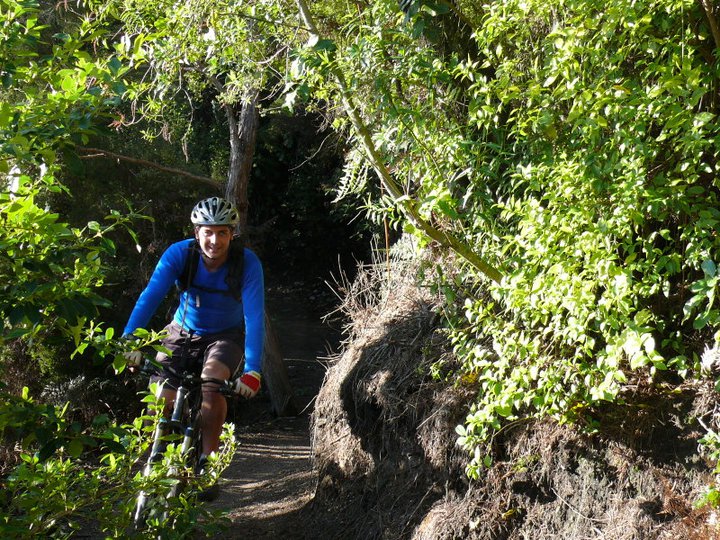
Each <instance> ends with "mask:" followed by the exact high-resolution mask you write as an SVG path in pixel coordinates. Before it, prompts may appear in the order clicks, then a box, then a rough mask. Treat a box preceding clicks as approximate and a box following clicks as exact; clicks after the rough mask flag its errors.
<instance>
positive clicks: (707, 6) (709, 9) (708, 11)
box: [700, 0, 720, 49]
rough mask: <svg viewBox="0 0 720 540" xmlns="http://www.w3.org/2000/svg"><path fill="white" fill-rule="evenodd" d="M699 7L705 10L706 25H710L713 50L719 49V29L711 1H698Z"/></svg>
mask: <svg viewBox="0 0 720 540" xmlns="http://www.w3.org/2000/svg"><path fill="white" fill-rule="evenodd" d="M700 5H701V6H702V8H703V9H704V10H705V15H706V16H707V19H708V23H709V24H710V31H711V32H712V35H713V39H714V40H715V49H720V28H719V27H718V22H717V19H716V18H715V12H714V9H713V4H712V2H711V0H700Z"/></svg>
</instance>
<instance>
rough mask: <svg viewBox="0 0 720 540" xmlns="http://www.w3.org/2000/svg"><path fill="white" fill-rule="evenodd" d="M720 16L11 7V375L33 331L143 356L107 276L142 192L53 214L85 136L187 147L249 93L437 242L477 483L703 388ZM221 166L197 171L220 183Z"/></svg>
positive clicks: (3, 168) (335, 180) (365, 6)
mask: <svg viewBox="0 0 720 540" xmlns="http://www.w3.org/2000/svg"><path fill="white" fill-rule="evenodd" d="M717 16H718V7H717V6H713V5H712V4H711V3H710V2H704V1H703V2H692V1H689V0H687V1H684V0H654V1H642V0H640V1H636V0H632V1H631V0H609V1H608V2H604V3H602V4H598V3H597V2H591V1H587V0H585V1H583V0H577V1H570V0H543V1H538V0H517V1H506V2H486V3H484V4H478V3H477V2H473V1H465V0H455V1H450V2H445V1H438V2H435V1H429V0H402V1H400V2H397V1H395V0H379V1H373V2H354V3H348V2H338V1H335V0H321V1H317V2H312V3H307V2H305V0H297V2H289V1H284V0H254V1H249V2H230V1H227V2H216V1H211V0H190V1H188V2H184V3H180V4H177V3H173V2H167V1H165V0H144V1H143V2H135V1H134V0H108V1H102V0H91V1H88V2H78V3H73V2H65V3H60V4H58V5H55V4H52V3H47V2H39V1H33V0H22V1H15V0H0V23H1V24H0V38H1V39H2V46H0V81H1V82H2V86H1V87H0V96H1V97H2V101H1V103H0V174H2V175H3V182H4V186H5V189H4V190H3V192H2V195H0V204H1V207H0V213H1V215H2V220H0V228H1V230H2V234H0V238H2V240H0V242H1V243H2V250H0V276H1V277H2V282H3V283H4V284H5V285H3V296H2V299H0V317H1V318H0V321H2V325H3V334H2V338H1V340H0V346H2V348H3V351H2V353H1V355H0V358H2V360H3V365H4V366H5V367H4V369H5V370H7V369H9V368H8V367H7V366H9V365H11V364H12V362H11V361H10V360H9V359H10V358H13V357H14V356H17V355H18V354H19V353H18V351H19V350H20V349H22V347H36V346H37V344H38V343H39V342H40V343H44V342H52V343H53V344H57V343H61V344H62V343H65V346H64V348H63V346H62V345H60V349H59V350H61V351H66V356H67V357H68V358H67V360H68V361H70V358H69V357H70V356H73V353H74V354H80V355H83V354H86V355H87V354H92V355H95V356H96V357H100V358H101V359H105V361H106V362H112V361H115V362H116V368H118V369H119V370H122V368H123V365H122V360H117V359H116V353H117V351H118V347H119V345H117V344H116V343H115V342H116V340H115V339H113V337H114V332H113V330H112V326H110V325H108V324H107V321H104V320H102V318H101V314H102V310H103V308H106V307H108V306H110V305H112V303H113V302H116V301H117V299H115V298H106V297H105V296H103V295H102V294H100V291H99V290H98V288H99V287H101V286H102V285H103V283H104V282H105V280H106V277H107V276H108V273H109V272H110V270H109V266H110V265H112V264H113V263H112V261H113V257H114V256H115V252H116V243H117V242H122V243H124V244H125V245H129V246H131V247H132V245H133V244H141V243H142V241H141V240H139V239H138V237H137V234H136V233H135V232H134V227H135V226H136V224H137V223H138V220H139V216H138V215H137V214H136V213H135V211H134V210H133V209H134V208H136V207H137V206H139V205H140V203H141V202H144V201H143V199H142V197H141V196H138V198H137V199H136V200H129V201H128V202H129V205H128V206H127V207H126V208H130V209H131V210H129V211H126V209H121V210H118V208H105V209H104V211H105V214H104V215H105V216H107V219H106V221H104V222H100V221H91V222H90V223H87V224H85V225H80V226H76V225H71V224H69V223H70V219H71V218H70V217H69V216H67V215H63V214H61V213H60V212H59V210H58V209H55V208H53V207H52V205H53V204H57V205H58V208H60V206H61V204H60V203H58V202H57V201H62V200H63V198H64V197H72V196H73V193H72V190H71V188H70V187H69V186H71V185H72V186H76V187H75V188H74V189H78V190H81V189H82V186H83V182H85V181H86V180H85V179H83V178H82V177H73V174H72V170H73V169H72V167H70V165H71V164H72V163H74V162H75V161H76V160H77V159H78V156H79V155H80V154H82V153H83V151H82V147H85V146H87V144H88V142H90V141H93V140H102V141H104V142H105V144H107V145H108V146H107V148H105V150H108V151H111V150H112V149H113V145H117V146H120V145H122V144H123V143H122V142H121V141H122V140H123V138H124V137H126V136H127V134H129V133H133V134H137V133H142V134H143V136H145V137H147V140H157V138H158V137H160V136H164V137H165V139H166V140H167V141H170V143H171V144H175V145H176V146H179V147H181V148H182V152H184V156H185V159H186V160H187V159H188V158H189V157H191V156H190V154H192V153H193V152H200V151H201V150H200V147H201V146H202V144H201V138H199V137H198V138H193V136H194V135H193V134H197V133H199V132H200V131H201V130H202V129H205V128H204V127H203V125H204V126H207V125H208V124H209V123H210V124H212V123H213V122H214V124H213V125H214V128H213V129H218V130H219V131H222V132H224V131H226V130H230V132H231V133H232V130H233V123H234V122H235V121H239V118H240V116H241V114H242V113H243V111H245V112H247V111H248V110H250V109H249V107H250V105H252V107H253V108H254V109H253V110H258V111H259V113H258V114H259V115H260V116H261V118H263V119H264V121H269V119H272V118H274V117H278V115H286V116H287V115H290V116H292V115H300V114H309V113H310V114H314V115H317V117H318V118H322V120H323V123H324V125H325V127H326V128H331V129H332V130H333V137H334V139H333V140H334V141H335V144H336V145H337V148H340V149H341V151H340V156H341V163H340V165H339V169H338V168H336V169H332V170H331V168H330V167H329V168H328V169H327V171H326V173H327V174H326V177H325V178H322V179H321V180H322V182H323V184H324V185H326V186H329V187H331V188H332V190H333V192H334V194H335V197H336V200H337V201H341V202H342V201H350V202H349V203H347V204H353V205H356V207H357V209H359V210H361V211H363V212H364V216H365V217H366V218H367V220H368V221H369V222H371V223H375V224H381V223H383V222H385V223H387V225H388V227H391V228H394V229H395V230H396V231H403V232H404V233H405V234H410V235H415V236H416V237H417V239H418V241H419V242H420V244H421V245H422V246H424V247H427V248H428V251H430V252H432V253H434V254H436V255H438V254H439V255H438V256H436V258H435V263H433V265H432V266H430V267H428V268H427V269H426V271H425V273H424V276H423V279H425V280H426V281H427V282H429V283H430V284H431V285H432V286H434V287H436V288H437V289H438V290H440V291H443V292H444V294H445V298H446V305H445V307H444V316H445V323H446V326H447V329H448V330H447V332H448V336H449V339H450V340H451V342H452V344H453V347H454V352H455V354H456V357H457V360H458V362H457V363H456V364H453V365H447V366H444V367H441V368H440V369H439V372H440V373H441V374H442V377H444V378H445V380H446V382H447V384H449V385H466V386H467V387H468V388H470V389H471V391H472V395H473V396H474V397H473V400H472V402H471V403H468V410H469V413H468V415H467V419H466V422H465V423H464V424H463V425H461V426H458V429H457V431H458V436H459V442H460V444H461V445H463V447H465V448H466V449H467V450H468V466H467V471H468V474H469V475H470V476H473V477H477V476H478V475H480V474H482V468H483V466H486V465H489V464H490V461H489V459H487V456H488V454H489V452H488V450H487V448H488V446H487V445H488V444H489V441H490V439H491V437H492V436H493V434H494V433H496V432H497V431H498V430H500V429H502V427H503V426H504V425H507V424H508V423H509V422H513V421H517V420H520V419H523V418H528V417H546V416H547V417H551V418H553V419H555V420H558V421H562V422H578V423H580V424H581V425H583V426H586V427H588V428H589V429H590V430H602V425H599V424H598V423H597V422H596V421H595V419H594V417H593V412H594V410H595V409H596V407H598V406H599V405H601V404H603V403H607V402H616V403H622V401H623V399H624V396H625V395H626V393H627V392H629V391H630V390H631V389H637V388H639V387H642V386H647V385H649V386H658V387H663V388H669V389H672V388H673V387H674V386H676V385H679V384H681V383H682V381H684V380H687V379H688V378H693V377H699V376H702V374H701V370H700V367H701V366H700V360H701V356H702V354H703V351H705V350H706V349H710V350H715V349H716V347H717V341H718V339H720V336H719V335H718V329H719V328H720V310H719V308H718V305H717V304H716V292H717V285H718V280H719V279H720V277H719V272H718V258H719V255H720V238H719V237H718V232H717V228H718V222H719V220H720V210H719V209H718V188H719V187H720V185H719V180H718V172H719V171H718V168H719V167H720V165H719V164H718V152H720V123H719V122H718V112H719V110H718V107H719V105H720V95H719V93H718V92H719V90H720V88H719V85H718V83H719V77H718V74H719V72H718V54H719V53H720V31H719V30H718V24H717ZM217 111H225V114H224V115H223V114H217ZM208 119H209V120H208ZM223 137H224V135H223V136H217V139H215V140H216V141H220V140H222V138H223ZM230 140H231V141H232V137H230ZM190 142H192V143H193V144H194V145H195V147H194V148H193V144H190ZM217 144H218V145H220V144H221V143H220V142H218V143H217ZM230 144H232V143H230ZM318 144H319V143H318ZM140 147H141V145H140V144H138V145H136V146H134V147H131V149H132V148H134V149H135V150H136V151H139V148H140ZM230 154H232V152H230ZM226 155H227V154H223V153H222V152H217V153H215V154H214V155H213V158H212V159H205V160H204V161H203V160H202V159H199V160H198V162H199V163H204V165H200V169H202V168H204V170H200V171H199V173H200V174H202V175H203V176H205V177H207V178H211V179H212V180H213V181H216V182H217V183H218V185H222V184H224V183H227V182H228V180H229V178H230V174H231V171H233V164H232V163H231V162H230V161H228V162H222V160H221V159H220V158H219V157H218V156H226ZM186 163H187V162H186ZM178 164H179V165H178ZM176 165H178V166H180V167H182V166H184V165H183V162H182V159H179V160H178V162H177V163H176ZM304 181H308V180H307V179H305V180H304ZM254 182H255V183H261V182H262V178H257V177H256V176H254V173H250V186H251V188H250V189H252V185H253V183H254ZM105 189H107V190H109V191H112V190H113V189H114V187H113V186H112V185H107V186H105ZM295 189H296V190H303V189H304V188H303V186H302V182H298V183H296V184H295ZM303 193H304V192H303ZM358 201H361V202H358ZM73 219H74V218H73ZM120 230H122V231H127V232H126V233H123V234H117V233H118V231H120ZM108 235H109V236H108ZM123 253H124V251H123ZM68 345H69V349H68ZM92 351H94V352H92ZM113 359H115V360H113ZM4 395H5V397H4V398H3V401H2V402H1V403H0V406H2V408H3V409H2V411H0V430H2V432H3V434H4V436H5V437H6V438H7V437H10V438H14V439H15V440H16V441H21V440H23V441H26V444H23V445H21V446H22V448H23V452H26V453H27V455H28V456H30V455H33V453H34V452H36V451H37V449H38V445H40V447H42V448H46V453H44V454H42V457H43V458H44V459H49V458H50V456H51V454H53V452H55V451H59V450H60V449H61V448H64V449H65V451H67V450H68V448H69V446H68V445H69V444H70V443H69V442H68V441H70V440H71V439H72V440H74V439H73V437H75V435H73V436H68V435H67V434H60V435H56V436H53V437H50V439H48V440H52V441H54V442H53V443H52V445H51V446H47V442H48V440H44V439H42V437H41V436H33V437H31V438H29V439H28V438H25V439H23V437H25V435H26V433H29V432H30V431H32V430H33V429H35V427H36V426H33V425H32V424H31V422H32V421H34V420H29V419H28V417H27V416H22V415H21V414H20V412H19V411H20V409H22V408H23V407H27V406H28V403H31V402H32V400H31V397H29V396H28V395H27V394H20V393H19V391H18V389H16V388H12V387H10V386H7V385H6V388H5V391H4ZM22 410H25V409H22ZM23 414H24V413H23ZM39 414H40V415H41V416H42V414H50V413H48V412H43V413H39ZM53 414H54V413H53ZM33 418H34V419H35V420H38V418H39V417H33ZM63 429H64V428H63ZM73 429H74V428H73ZM78 437H79V436H78ZM117 437H119V436H117ZM75 438H77V437H75ZM46 439H47V437H46ZM118 440H119V438H118ZM43 442H44V443H45V446H43ZM86 442H87V441H86ZM83 444H84V443H83ZM83 444H81V443H75V446H73V450H72V451H70V454H71V456H72V457H78V456H79V455H80V453H81V451H82V449H83V448H84V446H83ZM713 444H714V443H713ZM88 445H90V443H88ZM85 446H87V445H85ZM115 450H117V449H115ZM115 450H113V451H115ZM28 459H30V458H28ZM26 463H29V462H27V461H26ZM23 466H25V465H23ZM18 489H21V487H19V488H18Z"/></svg>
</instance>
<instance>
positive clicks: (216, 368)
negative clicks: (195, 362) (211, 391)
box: [202, 358, 230, 381]
mask: <svg viewBox="0 0 720 540" xmlns="http://www.w3.org/2000/svg"><path fill="white" fill-rule="evenodd" d="M202 376H203V377H205V378H209V379H220V380H223V381H227V380H228V379H229V378H230V368H228V367H227V366H226V365H225V364H223V363H222V362H221V361H220V360H217V359H215V358H208V359H207V361H206V362H205V364H204V365H203V369H202Z"/></svg>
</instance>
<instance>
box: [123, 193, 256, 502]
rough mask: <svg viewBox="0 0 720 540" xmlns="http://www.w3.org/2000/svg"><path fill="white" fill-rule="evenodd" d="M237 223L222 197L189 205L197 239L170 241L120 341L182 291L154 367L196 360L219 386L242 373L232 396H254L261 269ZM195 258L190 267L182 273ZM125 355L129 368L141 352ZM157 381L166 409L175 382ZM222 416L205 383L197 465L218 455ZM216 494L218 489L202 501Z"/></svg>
mask: <svg viewBox="0 0 720 540" xmlns="http://www.w3.org/2000/svg"><path fill="white" fill-rule="evenodd" d="M238 218H239V216H238V212H237V210H236V209H235V207H234V205H233V204H232V203H230V202H229V201H227V200H225V199H222V198H220V197H211V198H209V199H204V200H202V201H200V202H198V203H197V204H196V205H195V207H194V208H193V210H192V213H191V218H190V219H191V221H192V223H193V225H194V227H195V234H194V236H195V238H194V239H193V238H189V239H185V240H181V241H179V242H176V243H174V244H172V245H171V246H170V247H168V248H167V250H165V252H164V253H163V254H162V256H161V257H160V260H159V261H158V263H157V266H156V267H155V270H154V272H153V274H152V276H151V277H150V281H149V282H148V284H147V286H146V287H145V289H144V290H143V292H142V293H141V294H140V296H139V298H138V300H137V302H136V303H135V307H134V308H133V311H132V313H131V314H130V318H129V319H128V322H127V325H126V326H125V330H124V331H123V335H124V336H131V335H132V333H133V332H134V331H135V330H136V329H137V328H145V327H146V326H147V324H148V323H149V322H150V319H151V318H152V316H153V314H154V313H155V311H156V310H157V308H158V306H159V305H160V303H161V302H162V301H163V299H164V298H165V296H166V295H167V293H168V291H169V290H170V289H171V288H172V287H173V285H175V284H176V283H177V285H178V286H179V287H180V289H181V290H182V292H181V295H180V302H179V305H178V307H177V309H176V310H175V313H174V315H173V319H172V322H170V324H168V325H167V326H166V327H165V329H166V330H167V333H168V335H167V337H165V338H164V339H163V340H162V344H163V346H164V347H166V348H167V349H169V350H170V351H171V352H172V356H168V355H166V354H164V353H158V354H157V360H158V362H159V363H161V364H163V365H165V366H171V367H172V368H174V369H175V370H176V371H181V369H182V368H183V367H184V366H182V365H180V363H181V362H187V361H202V377H203V378H211V379H221V380H229V379H230V378H231V377H232V376H233V375H235V373H236V372H238V371H239V370H240V369H241V368H242V375H241V376H240V378H239V379H238V380H237V385H236V390H237V392H238V393H239V394H240V395H242V396H243V397H245V398H252V397H254V396H255V395H256V394H257V392H258V390H259V389H260V371H261V362H262V353H263V341H264V332H265V327H264V313H265V307H264V285H263V270H262V265H261V263H260V260H259V259H258V257H257V255H256V254H255V253H253V252H252V251H251V250H250V249H248V248H245V247H243V246H242V245H239V244H237V242H239V241H238V240H235V241H233V233H234V231H235V228H236V226H237V223H238ZM194 250H197V251H199V256H198V255H196V254H194V253H193V251H194ZM193 256H194V257H196V268H195V269H194V271H192V272H190V273H189V275H187V274H188V261H189V260H191V259H189V258H190V257H193ZM234 274H239V275H234ZM182 281H187V282H186V283H182ZM126 356H127V359H128V363H129V364H130V365H133V364H138V363H139V362H140V359H141V353H140V351H133V352H130V353H127V355H126ZM198 359H199V360H198ZM157 379H158V380H163V381H165V384H164V385H163V386H162V391H161V394H160V397H162V398H164V399H165V403H166V410H168V409H170V410H171V409H172V403H173V401H174V399H175V394H176V390H177V385H178V381H177V379H176V377H175V376H174V375H173V374H172V373H170V372H169V371H166V372H163V373H161V374H160V375H159V376H158V377H157ZM226 414H227V402H226V401H225V397H224V396H222V395H221V394H220V393H219V392H218V391H217V385H214V384H209V383H208V384H204V385H203V402H202V409H201V418H202V420H201V429H202V434H203V436H202V453H201V458H200V459H201V463H203V462H204V461H206V459H207V456H209V455H210V454H211V453H212V452H216V451H217V450H218V449H219V447H220V434H221V432H222V425H223V423H224V422H225V416H226ZM216 495H217V486H215V487H214V489H212V490H210V491H209V492H206V493H205V496H204V498H206V499H210V498H214V497H215V496H216Z"/></svg>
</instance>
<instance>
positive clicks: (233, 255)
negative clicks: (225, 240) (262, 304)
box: [225, 236, 245, 301]
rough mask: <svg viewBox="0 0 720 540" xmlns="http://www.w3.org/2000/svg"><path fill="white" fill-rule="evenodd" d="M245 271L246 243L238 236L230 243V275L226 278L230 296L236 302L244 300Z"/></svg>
mask: <svg viewBox="0 0 720 540" xmlns="http://www.w3.org/2000/svg"><path fill="white" fill-rule="evenodd" d="M244 270H245V242H244V240H243V239H242V237H240V236H236V237H235V238H233V239H232V241H231V242H230V253H229V254H228V274H227V277H226V278H225V283H227V286H228V289H230V294H231V295H232V297H233V298H235V300H238V301H239V300H242V287H243V271H244Z"/></svg>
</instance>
